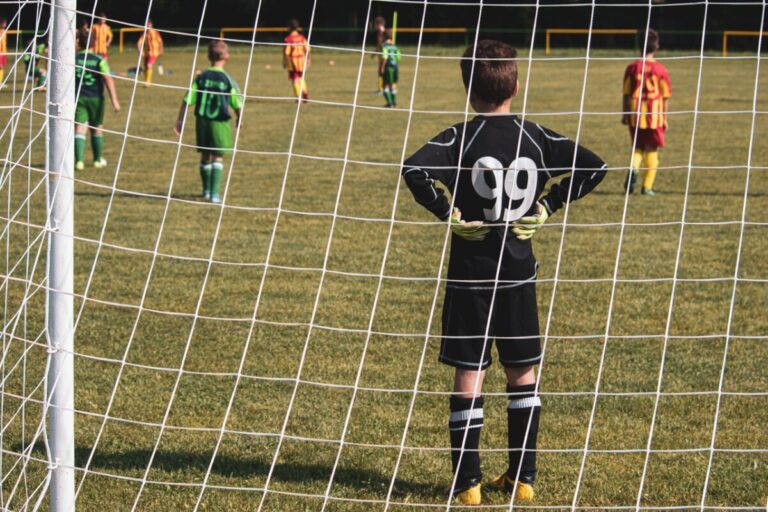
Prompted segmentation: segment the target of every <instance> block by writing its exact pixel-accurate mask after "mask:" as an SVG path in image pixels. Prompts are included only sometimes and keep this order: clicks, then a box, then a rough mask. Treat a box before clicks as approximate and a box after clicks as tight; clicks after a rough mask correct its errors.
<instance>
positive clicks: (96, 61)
mask: <svg viewBox="0 0 768 512" xmlns="http://www.w3.org/2000/svg"><path fill="white" fill-rule="evenodd" d="M109 73H111V71H110V69H109V64H107V59H105V58H103V57H102V56H101V55H99V54H97V53H93V52H92V51H87V50H83V51H81V52H78V53H77V56H76V57H75V81H76V82H75V91H76V92H78V91H79V93H80V96H81V97H89V98H101V97H102V95H103V94H104V75H108V74H109Z"/></svg>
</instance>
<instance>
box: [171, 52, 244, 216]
mask: <svg viewBox="0 0 768 512" xmlns="http://www.w3.org/2000/svg"><path fill="white" fill-rule="evenodd" d="M228 59H229V49H228V47H227V43H225V42H224V41H221V40H215V41H211V43H210V44H209V45H208V60H210V62H211V67H210V68H208V69H207V70H205V71H203V72H202V73H200V74H199V75H197V77H195V81H194V82H192V89H191V90H190V91H189V93H187V95H186V96H185V97H184V100H183V101H182V102H181V108H180V109H179V116H178V118H177V119H176V126H175V129H174V131H175V132H176V135H180V134H181V128H182V123H183V122H184V115H185V114H186V112H187V106H188V105H194V107H195V130H196V132H197V150H198V151H199V152H200V178H201V180H202V182H203V198H205V199H209V200H210V201H211V202H212V203H220V202H221V178H222V175H223V173H224V155H225V154H227V153H230V152H231V151H232V146H233V145H232V128H231V127H230V124H229V120H230V118H231V117H232V116H231V115H230V113H229V108H230V107H232V110H234V111H235V114H236V115H237V125H238V126H239V125H240V111H241V109H242V108H243V98H242V95H241V94H240V87H239V86H238V85H237V82H235V80H234V79H233V78H232V77H231V76H229V74H228V73H227V72H226V71H224V65H225V64H226V63H227V60H228Z"/></svg>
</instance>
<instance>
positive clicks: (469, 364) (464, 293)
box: [439, 283, 541, 370]
mask: <svg viewBox="0 0 768 512" xmlns="http://www.w3.org/2000/svg"><path fill="white" fill-rule="evenodd" d="M492 294H493V290H467V289H461V288H451V287H449V288H448V289H447V290H446V292H445V302H444V303H443V338H442V341H441V343H440V357H439V359H440V361H441V362H443V363H445V364H447V365H450V366H453V367H455V368H461V369H464V370H477V369H483V370H484V369H486V368H487V367H488V366H489V365H490V364H491V360H492V359H491V345H492V344H493V341H494V339H495V341H496V350H498V352H499V361H500V362H501V364H502V365H503V366H505V367H508V368H519V367H524V366H532V365H535V364H538V363H539V361H540V360H541V340H540V339H539V313H538V308H537V306H536V285H535V284H533V283H532V284H525V285H521V286H514V287H511V288H502V289H498V290H497V291H496V298H495V300H494V305H493V310H494V311H493V315H491V325H490V328H489V326H488V325H487V323H488V313H489V310H490V307H491V298H492ZM488 328H489V330H488V341H487V342H484V341H485V331H486V329H488Z"/></svg>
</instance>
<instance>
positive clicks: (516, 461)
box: [507, 384, 541, 484]
mask: <svg viewBox="0 0 768 512" xmlns="http://www.w3.org/2000/svg"><path fill="white" fill-rule="evenodd" d="M535 391H536V384H524V385H522V386H513V385H511V384H507V394H508V395H509V406H508V407H507V436H508V442H509V444H508V447H509V469H508V470H507V474H508V475H509V477H510V478H511V479H512V480H519V481H521V482H525V483H527V484H531V483H533V482H534V480H536V438H537V437H538V435H539V414H540V413H541V399H539V397H538V396H536V392H535ZM529 422H530V427H529V426H528V423H529ZM526 433H527V436H526ZM521 457H522V466H521V464H520V458H521ZM518 470H519V471H520V475H519V476H518Z"/></svg>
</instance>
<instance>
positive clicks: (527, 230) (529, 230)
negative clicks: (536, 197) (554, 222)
mask: <svg viewBox="0 0 768 512" xmlns="http://www.w3.org/2000/svg"><path fill="white" fill-rule="evenodd" d="M534 212H535V213H534V214H533V215H531V216H529V217H523V218H521V219H520V220H518V221H517V222H515V224H514V227H513V228H512V232H513V233H514V234H515V236H516V237H517V239H518V240H529V239H530V238H531V237H532V236H533V235H535V234H536V231H538V229H539V228H540V227H541V226H543V225H544V223H545V222H546V221H547V219H548V218H549V212H548V211H547V208H546V207H545V206H544V205H543V204H541V203H540V202H537V203H536V205H535V208H534Z"/></svg>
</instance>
